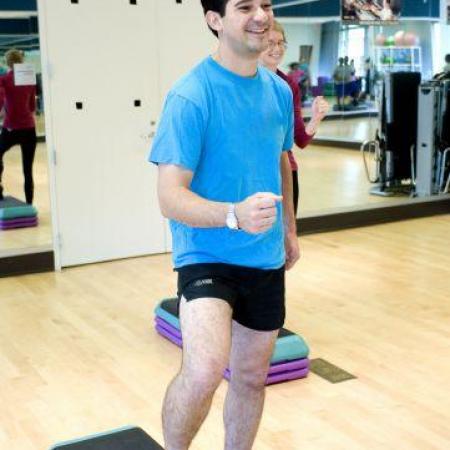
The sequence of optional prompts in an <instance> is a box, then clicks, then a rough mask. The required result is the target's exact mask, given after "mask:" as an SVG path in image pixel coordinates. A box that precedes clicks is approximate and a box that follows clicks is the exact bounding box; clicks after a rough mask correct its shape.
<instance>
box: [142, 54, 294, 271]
mask: <svg viewBox="0 0 450 450" xmlns="http://www.w3.org/2000/svg"><path fill="white" fill-rule="evenodd" d="M293 119H294V114H293V104H292V92H291V90H290V88H289V86H288V85H287V84H286V83H285V82H284V81H283V80H282V79H281V78H280V77H278V76H277V75H276V74H274V73H272V72H270V71H269V70H267V69H265V68H262V67H258V70H257V73H256V75H255V76H254V77H242V76H240V75H237V74H235V73H233V72H230V71H229V70H227V69H225V68H224V67H222V66H221V65H219V64H218V63H217V62H216V61H214V59H213V58H212V57H208V58H206V59H205V60H204V61H203V62H201V63H200V64H199V65H198V66H196V67H195V68H194V69H193V70H192V71H191V72H189V73H188V74H187V75H186V76H184V77H183V78H182V79H181V80H179V81H178V82H177V83H176V84H175V85H174V87H173V88H172V89H171V91H170V92H169V94H168V96H167V99H166V102H165V105H164V110H163V112H162V117H161V121H160V124H159V127H158V131H157V133H156V136H155V139H154V141H153V146H152V150H151V153H150V156H149V161H151V162H153V163H156V164H158V163H163V164H176V165H179V166H182V167H184V168H186V169H189V170H191V171H192V172H193V174H194V175H193V179H192V183H191V190H192V191H193V192H195V193H196V194H198V195H199V196H201V197H203V198H205V199H207V200H212V201H218V202H229V203H237V202H240V201H242V200H245V199H246V198H247V197H248V196H250V195H252V194H255V193H256V192H273V193H274V194H277V195H279V194H281V192H282V183H281V181H282V180H281V171H280V158H281V152H282V150H289V149H291V147H292V145H293ZM277 208H278V217H277V221H276V222H275V224H274V225H273V227H272V228H271V229H270V230H269V231H267V232H265V233H262V234H250V233H247V232H245V231H242V230H230V229H229V228H228V227H226V226H224V227H220V228H195V227H190V226H188V225H186V224H183V223H180V222H177V221H175V220H171V221H170V226H171V230H172V238H173V239H172V241H173V261H174V265H175V268H179V267H182V266H185V265H188V264H196V263H226V264H235V265H240V266H246V267H254V268H259V269H276V268H279V267H281V266H282V265H283V264H284V261H285V253H284V231H283V230H284V227H283V218H282V217H283V216H282V206H281V203H278V207H277Z"/></svg>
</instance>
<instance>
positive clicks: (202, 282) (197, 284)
mask: <svg viewBox="0 0 450 450" xmlns="http://www.w3.org/2000/svg"><path fill="white" fill-rule="evenodd" d="M208 284H213V280H212V279H211V278H206V279H204V280H197V281H196V282H195V283H194V286H195V287H201V286H206V285H208Z"/></svg>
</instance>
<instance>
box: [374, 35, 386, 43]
mask: <svg viewBox="0 0 450 450" xmlns="http://www.w3.org/2000/svg"><path fill="white" fill-rule="evenodd" d="M385 43H386V36H385V35H384V34H377V35H376V37H375V45H384V44H385Z"/></svg>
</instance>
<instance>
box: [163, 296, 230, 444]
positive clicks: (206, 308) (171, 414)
mask: <svg viewBox="0 0 450 450" xmlns="http://www.w3.org/2000/svg"><path fill="white" fill-rule="evenodd" d="M231 314H232V310H231V307H230V305H229V304H228V303H227V302H225V301H223V300H218V299H210V298H201V299H195V300H191V301H189V302H186V300H185V299H184V298H182V300H181V303H180V322H181V330H182V335H183V362H182V365H181V369H180V372H179V373H178V375H177V376H176V377H175V379H174V380H173V381H172V383H171V384H170V386H169V388H168V389H167V393H166V397H165V399H164V405H163V414H162V419H163V432H164V441H165V447H164V448H165V449H166V450H186V449H188V448H189V445H190V443H191V442H192V440H193V439H194V436H195V435H196V433H197V431H198V430H199V428H200V426H201V424H202V423H203V421H204V420H205V418H206V416H207V414H208V411H209V409H210V407H211V401H212V398H213V395H214V392H215V390H216V389H217V387H218V386H219V384H220V382H221V380H222V376H223V371H224V370H225V368H226V366H227V365H228V360H229V354H230V345H231V344H230V343H231Z"/></svg>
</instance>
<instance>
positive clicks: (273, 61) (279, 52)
mask: <svg viewBox="0 0 450 450" xmlns="http://www.w3.org/2000/svg"><path fill="white" fill-rule="evenodd" d="M285 51H286V41H285V40H284V36H283V33H281V32H280V31H275V30H271V31H270V32H269V40H268V47H267V49H266V50H265V51H264V52H263V53H261V56H260V58H259V60H260V62H261V64H262V65H263V66H265V67H267V68H269V69H271V70H273V71H275V70H276V69H277V67H278V66H279V65H280V64H281V61H282V60H283V57H284V53H285Z"/></svg>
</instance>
